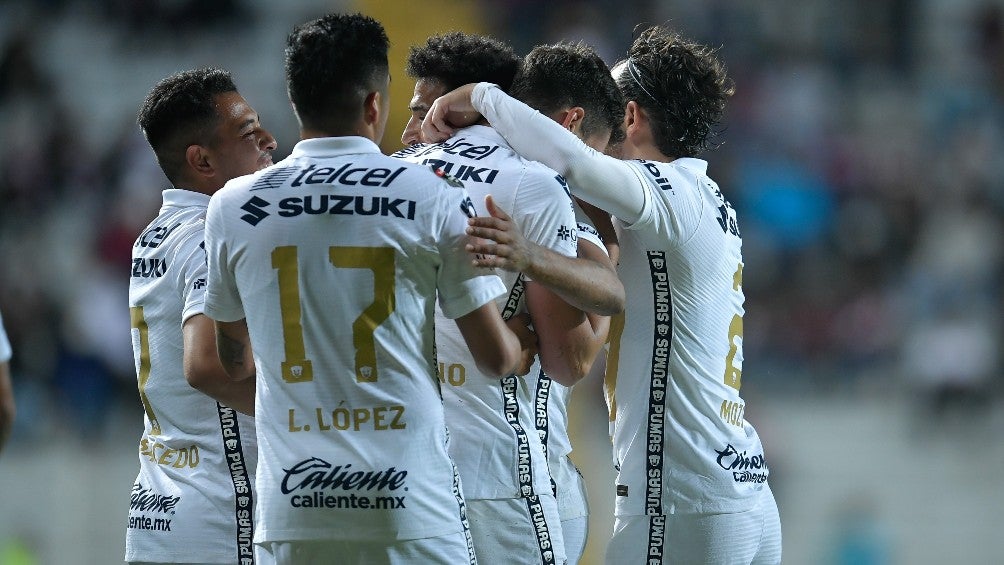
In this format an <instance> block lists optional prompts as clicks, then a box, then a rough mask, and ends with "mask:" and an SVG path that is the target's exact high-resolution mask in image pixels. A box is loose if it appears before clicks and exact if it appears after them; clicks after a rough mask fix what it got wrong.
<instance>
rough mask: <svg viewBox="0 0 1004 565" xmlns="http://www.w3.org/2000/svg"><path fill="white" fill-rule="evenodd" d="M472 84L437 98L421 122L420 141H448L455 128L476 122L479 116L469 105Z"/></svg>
mask: <svg viewBox="0 0 1004 565" xmlns="http://www.w3.org/2000/svg"><path fill="white" fill-rule="evenodd" d="M474 86H475V85H474V83H472V84H467V85H464V86H461V87H460V88H457V89H455V90H452V91H450V92H447V93H446V94H444V95H442V96H440V97H439V98H437V99H436V100H435V101H434V102H433V103H432V106H430V107H429V111H428V112H426V113H425V119H424V120H422V139H423V140H425V142H426V143H439V142H440V141H443V140H445V139H448V138H449V137H450V136H451V135H453V132H454V131H456V129H457V128H460V127H464V126H468V125H471V124H473V123H475V122H477V121H478V120H479V119H480V117H481V115H480V114H478V112H477V110H475V109H474V106H473V105H472V104H471V93H472V92H474Z"/></svg>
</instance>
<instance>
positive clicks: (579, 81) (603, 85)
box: [510, 42, 624, 142]
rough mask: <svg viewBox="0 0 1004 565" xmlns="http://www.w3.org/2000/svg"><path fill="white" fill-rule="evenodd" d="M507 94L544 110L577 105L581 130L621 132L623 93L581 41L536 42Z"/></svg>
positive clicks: (613, 134) (617, 135)
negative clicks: (582, 115)
mask: <svg viewBox="0 0 1004 565" xmlns="http://www.w3.org/2000/svg"><path fill="white" fill-rule="evenodd" d="M510 94H512V96H513V97H514V98H518V99H520V100H522V101H523V102H525V103H527V104H528V105H530V106H532V107H534V108H536V109H537V110H540V111H541V112H542V113H544V114H553V113H554V112H556V111H558V110H561V109H563V108H570V107H574V106H581V107H582V109H583V110H585V114H586V115H585V117H584V118H583V120H582V133H583V135H584V136H587V137H588V136H591V135H594V134H595V133H597V132H601V131H610V132H611V141H613V142H616V141H619V140H620V139H621V137H622V136H623V131H622V129H621V125H622V123H623V121H624V97H623V96H622V95H621V92H620V90H619V89H618V88H617V83H616V82H615V81H614V79H613V77H612V76H610V68H609V67H607V64H606V63H604V62H603V59H602V58H600V56H599V55H598V54H597V53H596V51H595V50H594V49H593V48H592V47H589V46H588V45H586V44H585V43H582V42H579V43H568V42H562V43H556V44H554V45H538V46H537V47H534V48H533V50H531V51H530V52H529V53H528V54H527V56H526V57H525V58H524V59H523V65H522V66H521V67H520V70H519V73H517V75H516V79H515V80H514V81H513V83H512V89H511V91H510Z"/></svg>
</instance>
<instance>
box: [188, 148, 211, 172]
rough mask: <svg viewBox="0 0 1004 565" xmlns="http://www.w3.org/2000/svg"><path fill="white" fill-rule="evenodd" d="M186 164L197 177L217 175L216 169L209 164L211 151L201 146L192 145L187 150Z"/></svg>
mask: <svg viewBox="0 0 1004 565" xmlns="http://www.w3.org/2000/svg"><path fill="white" fill-rule="evenodd" d="M185 162H186V163H187V164H188V168H189V169H191V170H192V171H194V172H195V174H197V175H201V176H205V177H211V176H213V175H214V174H215V173H216V169H215V168H214V167H213V165H212V164H211V163H210V162H209V151H208V150H207V149H206V148H205V147H203V146H201V145H195V144H192V145H189V146H188V149H185Z"/></svg>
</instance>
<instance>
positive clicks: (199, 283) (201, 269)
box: [175, 222, 207, 324]
mask: <svg viewBox="0 0 1004 565" xmlns="http://www.w3.org/2000/svg"><path fill="white" fill-rule="evenodd" d="M204 226H205V223H204V222H199V224H198V226H197V227H195V228H194V229H192V230H191V232H190V233H188V234H186V236H185V238H184V239H183V240H182V241H181V242H180V243H179V245H178V250H177V254H176V258H175V260H176V261H177V262H179V264H180V265H181V270H180V272H179V274H178V277H179V279H180V280H179V281H178V283H179V284H178V288H179V289H180V290H181V302H182V304H184V306H183V307H182V311H181V323H182V324H184V323H185V320H187V319H189V318H191V317H192V316H194V315H196V314H202V313H204V310H205V303H206V272H207V267H206V251H205V243H204V241H203V238H204V229H203V228H204Z"/></svg>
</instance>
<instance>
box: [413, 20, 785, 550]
mask: <svg viewBox="0 0 1004 565" xmlns="http://www.w3.org/2000/svg"><path fill="white" fill-rule="evenodd" d="M613 74H614V77H615V79H616V80H617V83H618V85H619V86H620V89H621V91H622V93H623V94H624V96H625V99H626V100H627V104H626V106H625V117H624V131H625V135H626V138H625V141H624V142H623V145H622V147H621V148H620V154H621V156H622V157H623V158H625V159H629V160H627V161H620V160H618V159H615V158H613V157H609V156H606V155H603V154H601V153H599V152H597V151H595V150H593V149H591V148H589V147H588V146H586V145H585V144H583V143H582V142H581V141H580V140H579V139H577V138H576V137H575V136H574V135H571V134H570V133H569V132H568V131H566V130H565V129H564V128H561V127H560V126H559V125H557V124H555V123H554V122H553V121H552V120H549V119H547V118H546V117H545V116H543V115H541V114H539V113H537V112H535V111H534V110H533V109H532V108H529V107H528V106H526V105H523V104H521V103H520V102H519V101H517V100H515V99H513V98H511V97H509V96H507V95H506V94H505V93H504V92H502V91H501V90H499V89H498V88H495V87H494V86H492V85H489V84H479V85H468V86H466V87H463V88H461V89H459V90H457V91H455V92H452V93H450V94H449V95H447V96H446V97H444V98H441V99H439V100H437V101H436V102H435V103H434V104H433V105H432V107H431V108H430V110H429V113H428V115H427V116H426V119H425V121H424V123H423V126H422V129H423V135H424V136H425V137H426V138H427V139H430V140H437V139H443V138H445V137H446V136H448V135H449V134H450V133H452V132H453V127H451V126H450V124H449V123H448V122H449V120H450V119H453V117H454V116H456V115H458V114H463V113H469V112H471V111H477V112H480V113H481V114H483V115H484V116H485V117H486V118H487V119H488V120H489V121H490V122H491V124H492V125H493V126H494V127H495V128H496V130H498V131H499V133H501V134H502V135H503V136H504V137H505V138H506V139H507V140H508V141H509V142H510V143H511V144H512V146H513V147H514V148H515V149H516V150H517V151H519V152H520V153H521V154H523V155H525V156H527V157H528V158H532V159H538V160H540V161H542V162H544V163H546V164H548V165H550V166H552V167H554V168H555V170H557V171H558V172H560V173H562V174H564V175H566V176H567V177H568V180H569V185H570V186H571V188H572V190H573V191H575V192H576V194H577V195H578V196H580V197H581V198H583V199H584V200H586V201H588V202H590V203H592V204H594V205H596V206H598V207H600V208H602V209H604V210H607V211H609V212H611V213H612V214H613V215H614V216H615V217H616V218H617V227H618V233H619V235H620V244H621V262H620V273H621V276H622V277H623V280H624V281H625V287H626V289H627V291H628V292H627V295H628V297H629V299H628V303H627V307H626V309H625V312H624V319H623V323H622V324H614V326H615V327H614V328H613V329H612V330H611V334H612V337H611V350H610V355H609V357H608V359H609V361H608V372H607V378H606V386H607V388H608V393H609V392H610V391H612V394H611V395H610V396H609V397H608V404H609V408H610V413H611V420H612V421H613V443H614V454H615V462H616V464H617V468H618V476H617V485H616V489H617V490H616V492H617V503H616V522H615V527H614V534H613V538H612V540H611V542H610V544H609V545H608V550H607V561H608V562H609V563H642V562H644V563H686V564H695V563H696V564H700V563H719V564H720V563H725V564H732V563H737V564H739V563H741V564H749V563H756V564H761V563H780V560H781V528H780V519H779V517H778V511H777V505H776V504H775V501H774V497H773V495H772V494H771V491H770V488H769V487H768V485H767V478H768V474H769V470H768V465H767V460H766V459H765V457H764V451H763V446H762V445H761V442H760V439H759V437H758V435H757V433H756V430H755V429H754V428H753V426H752V425H750V423H749V422H747V421H746V420H745V419H744V418H743V412H744V409H745V403H744V402H743V400H742V399H741V398H740V396H739V388H740V385H741V377H742V358H743V357H742V337H743V313H744V308H743V301H744V299H743V292H742V271H743V261H742V254H741V243H742V240H741V238H740V230H739V224H738V222H737V220H736V213H735V210H734V209H733V208H732V206H731V205H730V204H729V203H728V201H727V200H726V199H725V197H724V195H723V194H722V192H721V191H720V190H719V188H718V186H717V184H716V183H715V182H714V181H713V180H712V179H711V178H710V177H708V175H707V163H706V162H705V161H702V160H699V159H697V158H695V156H696V155H697V154H699V153H700V151H701V150H703V149H705V148H706V147H707V146H708V145H709V143H710V142H711V139H710V137H709V136H710V134H711V132H712V128H713V127H714V126H715V124H717V122H718V120H719V119H720V117H721V114H722V111H723V109H724V107H725V103H726V100H727V99H728V98H729V97H730V96H731V95H732V93H733V92H734V85H733V83H732V81H731V79H729V78H728V77H727V76H726V74H725V70H724V68H723V67H722V65H721V63H720V62H719V61H718V59H717V58H716V57H715V54H714V52H713V51H712V50H710V49H708V48H706V47H704V46H701V45H698V44H695V43H692V42H690V41H688V40H686V39H683V38H681V37H680V36H679V35H677V34H674V33H671V32H669V31H668V30H665V29H663V28H660V27H652V28H649V29H647V30H645V31H644V32H643V33H642V34H641V35H639V37H638V38H637V39H636V40H635V41H634V43H633V44H632V46H631V48H630V50H629V57H628V59H627V60H625V61H622V62H621V63H619V64H618V65H616V66H615V67H614V71H613ZM489 221H490V219H489ZM482 222H483V220H481V219H475V220H472V229H471V230H470V233H472V234H473V235H476V236H479V237H491V236H492V232H491V230H483V229H481V228H480V227H479V226H480V225H481V224H482ZM472 249H473V250H474V251H476V252H480V253H487V252H490V246H489V245H488V244H485V245H473V246H472Z"/></svg>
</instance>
